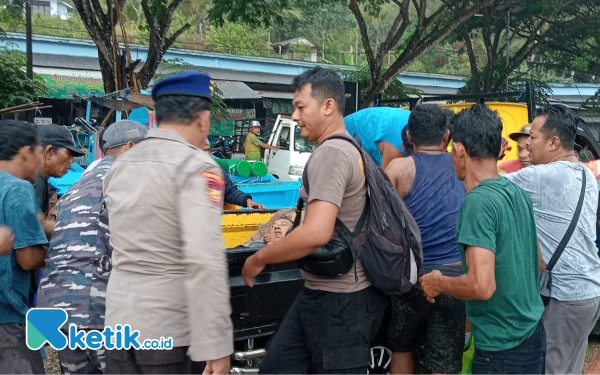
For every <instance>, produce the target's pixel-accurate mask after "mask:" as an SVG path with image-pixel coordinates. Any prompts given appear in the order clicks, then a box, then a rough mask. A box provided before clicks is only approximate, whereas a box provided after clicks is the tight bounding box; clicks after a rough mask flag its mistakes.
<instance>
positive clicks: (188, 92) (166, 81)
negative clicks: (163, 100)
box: [152, 70, 212, 101]
mask: <svg viewBox="0 0 600 375" xmlns="http://www.w3.org/2000/svg"><path fill="white" fill-rule="evenodd" d="M164 95H184V96H199V97H202V98H206V99H208V100H210V101H212V94H211V92H210V76H209V75H208V74H206V73H204V72H199V71H195V70H188V71H185V72H180V73H176V74H173V75H170V76H168V77H165V78H163V79H161V80H160V81H158V82H157V83H156V84H155V85H154V87H153V88H152V99H154V100H155V101H156V99H157V98H160V97H161V96H164Z"/></svg>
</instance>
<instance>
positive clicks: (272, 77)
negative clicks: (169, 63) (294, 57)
mask: <svg viewBox="0 0 600 375" xmlns="http://www.w3.org/2000/svg"><path fill="white" fill-rule="evenodd" d="M188 68H189V69H190V70H201V71H203V72H205V73H207V74H208V75H209V76H210V78H212V79H214V80H221V81H239V82H252V83H266V84H272V85H291V84H292V81H293V80H294V76H291V75H285V74H273V73H264V72H245V71H238V70H229V69H219V68H208V67H201V66H188ZM161 73H162V70H161Z"/></svg>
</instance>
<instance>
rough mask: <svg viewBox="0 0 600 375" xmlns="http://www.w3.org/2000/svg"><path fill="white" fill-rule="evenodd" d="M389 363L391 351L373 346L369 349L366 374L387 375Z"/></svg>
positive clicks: (390, 361)
mask: <svg viewBox="0 0 600 375" xmlns="http://www.w3.org/2000/svg"><path fill="white" fill-rule="evenodd" d="M391 363H392V351H391V350H389V349H388V348H386V347H385V346H374V347H372V348H371V358H369V366H368V368H367V374H389V373H390V364H391Z"/></svg>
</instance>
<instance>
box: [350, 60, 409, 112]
mask: <svg viewBox="0 0 600 375" xmlns="http://www.w3.org/2000/svg"><path fill="white" fill-rule="evenodd" d="M339 73H340V74H341V75H342V77H343V78H344V81H348V82H358V86H359V88H360V90H361V92H360V97H359V100H360V101H361V103H362V101H363V97H364V95H363V94H364V93H363V92H364V89H365V88H367V87H368V86H369V84H370V83H371V76H370V73H369V66H368V65H367V64H366V63H363V64H361V65H360V66H358V67H357V69H356V70H340V71H339ZM420 93H421V91H419V90H417V89H415V88H412V87H410V86H406V85H405V84H403V83H402V82H400V81H399V80H397V79H395V80H394V82H392V83H391V84H390V86H389V87H388V88H387V89H386V90H384V91H383V92H382V93H381V98H382V99H394V98H406V97H409V96H415V95H419V94H420Z"/></svg>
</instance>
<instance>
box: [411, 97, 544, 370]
mask: <svg viewBox="0 0 600 375" xmlns="http://www.w3.org/2000/svg"><path fill="white" fill-rule="evenodd" d="M501 133H502V122H501V120H500V118H499V116H498V113H497V112H495V111H492V110H490V109H489V108H488V107H486V106H485V105H475V106H473V107H471V108H469V109H466V110H464V111H462V112H461V113H459V114H458V115H457V116H456V118H455V119H454V120H453V127H452V137H453V143H452V161H453V162H454V169H455V171H456V174H457V176H458V178H459V179H461V180H463V181H464V183H465V187H466V189H467V196H466V197H465V199H464V200H463V203H462V205H461V207H460V211H459V218H458V223H457V226H456V233H457V240H458V245H459V249H460V252H461V257H462V263H463V270H464V274H463V275H462V276H459V277H446V276H443V275H442V274H441V273H440V272H438V271H433V272H431V273H429V274H427V275H424V276H423V277H422V278H421V286H422V288H423V291H424V293H425V295H426V296H427V298H428V299H429V301H430V302H432V303H435V297H437V296H439V295H440V294H441V293H447V294H449V295H451V296H453V297H456V298H460V299H463V300H466V308H467V317H468V319H469V321H470V322H471V327H472V332H473V337H474V339H475V355H474V357H473V374H486V373H494V374H543V373H544V363H545V357H546V332H545V331H544V325H543V323H542V320H541V319H542V314H543V312H544V305H543V303H542V300H541V297H540V292H539V278H540V266H541V265H543V262H542V263H540V257H541V254H540V253H539V248H538V243H537V237H536V227H535V221H534V216H533V205H532V203H531V199H530V198H529V196H528V195H527V193H526V192H525V191H524V190H522V189H521V188H519V187H518V186H517V185H515V184H514V183H512V182H511V181H509V180H508V179H506V178H504V177H500V176H499V175H498V167H497V162H498V155H499V154H500V144H501Z"/></svg>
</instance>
